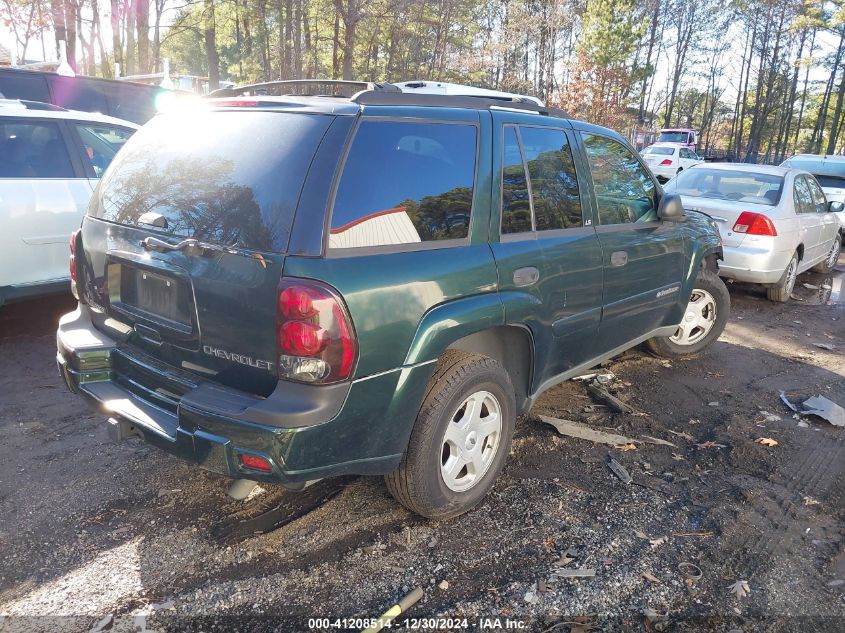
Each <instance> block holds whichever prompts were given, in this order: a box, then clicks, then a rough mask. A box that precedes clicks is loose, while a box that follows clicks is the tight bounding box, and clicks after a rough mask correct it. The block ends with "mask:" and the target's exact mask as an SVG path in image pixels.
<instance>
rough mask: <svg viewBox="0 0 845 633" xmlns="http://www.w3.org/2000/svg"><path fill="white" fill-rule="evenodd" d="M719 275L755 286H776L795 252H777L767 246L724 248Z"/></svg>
mask: <svg viewBox="0 0 845 633" xmlns="http://www.w3.org/2000/svg"><path fill="white" fill-rule="evenodd" d="M723 250H724V258H723V259H722V261H720V262H719V275H721V276H722V277H727V278H729V279H736V280H737V281H747V282H750V283H755V284H776V283H778V281H780V278H781V277H782V276H783V271H784V270H786V267H787V265H788V264H789V260H790V259H791V258H792V254H793V253H794V252H795V251H794V250H793V251H775V250H772V249H771V248H770V247H768V246H767V245H766V244H751V245H745V244H741V245H740V246H724V247H723Z"/></svg>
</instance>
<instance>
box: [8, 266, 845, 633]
mask: <svg viewBox="0 0 845 633" xmlns="http://www.w3.org/2000/svg"><path fill="white" fill-rule="evenodd" d="M843 264H845V260H842V261H841V262H840V264H839V268H838V271H837V272H836V273H835V274H834V275H832V276H828V277H822V276H820V275H815V274H805V275H802V276H801V277H800V278H799V283H798V287H797V289H796V295H797V296H798V297H799V298H800V299H803V300H801V301H798V300H793V301H791V302H790V303H788V304H785V305H776V304H773V303H770V302H768V301H766V299H765V296H764V294H763V293H762V292H761V291H760V290H759V289H756V288H753V287H741V286H740V285H739V284H731V285H730V288H731V298H732V301H733V316H732V318H731V320H730V323H729V324H728V327H727V330H726V331H725V333H724V335H723V336H722V338H721V339H720V340H719V341H718V342H717V343H716V344H715V345H714V346H713V347H712V348H711V349H710V350H709V352H707V353H706V354H704V355H702V356H701V357H700V358H697V359H694V360H689V361H683V362H672V363H668V362H666V361H660V360H658V359H656V358H652V357H650V356H648V355H645V354H644V353H642V352H641V351H637V350H635V351H632V352H628V353H626V354H624V355H623V356H622V357H620V358H617V359H615V360H613V361H612V362H610V363H608V364H607V365H606V367H605V368H604V369H606V370H610V371H612V372H613V373H614V374H615V375H616V376H617V379H616V380H615V381H614V382H613V383H612V385H611V391H612V392H613V393H615V394H616V395H617V396H618V397H619V398H621V399H622V400H624V401H625V402H627V403H629V404H631V405H632V406H633V407H635V409H636V410H637V412H636V413H634V414H625V415H621V414H614V413H612V412H611V411H610V410H609V409H607V408H604V407H601V406H597V405H596V403H594V402H593V401H592V400H591V399H590V397H589V396H588V395H587V394H586V391H585V389H584V385H583V384H582V383H579V382H574V381H573V382H569V383H566V384H564V385H561V386H559V387H557V388H555V389H553V390H552V391H550V392H549V393H547V394H546V395H544V396H543V398H542V399H541V400H540V402H539V403H538V404H537V405H536V407H535V408H534V410H533V411H532V412H531V415H529V416H526V417H525V418H524V419H522V420H521V422H520V425H519V427H518V429H517V434H516V437H515V440H514V445H513V451H512V454H511V457H510V460H509V462H508V465H507V467H506V469H505V471H504V473H503V476H502V477H501V478H500V480H499V481H498V483H497V484H496V486H495V488H494V490H493V492H492V493H491V494H490V495H489V496H488V497H487V498H486V499H485V501H484V502H483V503H482V504H481V505H480V506H479V507H478V508H477V509H475V510H474V511H473V512H470V513H468V514H466V515H464V516H461V517H459V518H456V519H453V520H450V521H444V522H439V523H433V522H427V521H425V520H422V519H420V518H418V517H415V516H413V515H411V514H410V513H409V512H407V511H405V510H403V509H401V508H400V507H399V506H398V505H397V504H396V503H395V502H394V501H393V500H392V499H391V498H390V497H389V496H388V494H387V492H386V491H385V489H384V487H383V486H382V483H381V480H380V479H379V478H364V477H360V478H346V479H342V480H338V481H328V482H322V483H320V484H318V485H317V486H315V487H314V488H312V489H309V491H308V492H307V493H303V494H300V495H296V494H295V493H289V492H284V491H281V490H265V491H261V490H258V491H257V494H256V495H255V496H254V497H253V498H251V499H250V500H248V501H246V502H240V503H236V502H233V501H232V500H231V499H229V498H228V497H227V496H226V489H227V482H226V481H224V480H223V479H221V478H218V477H216V476H213V475H210V474H207V473H204V472H203V471H201V470H199V469H197V468H195V467H192V466H190V465H188V464H186V463H183V462H181V461H179V460H177V459H176V458H174V457H171V456H169V455H167V454H165V453H162V452H160V451H158V450H156V449H154V448H151V447H147V446H146V445H144V444H142V443H140V442H139V441H137V440H132V441H129V442H126V443H123V444H112V443H110V442H109V440H108V439H107V437H106V432H105V425H104V418H103V417H102V416H100V415H97V414H92V413H91V412H89V411H88V409H87V408H86V407H85V406H84V405H83V404H82V402H81V401H80V400H79V399H78V398H76V397H74V396H72V395H71V394H70V393H68V392H67V391H66V390H65V388H64V387H63V385H62V383H61V380H60V378H59V376H58V373H57V371H56V368H55V364H54V356H55V343H54V337H53V330H54V327H55V321H56V319H57V318H58V315H60V314H61V313H62V312H65V311H67V310H69V309H70V308H71V303H70V301H68V300H66V299H60V300H49V301H34V302H29V303H26V304H20V305H16V306H10V307H6V308H3V309H2V310H0V616H2V617H0V631H26V632H31V631H45V632H46V631H65V630H67V631H89V630H91V629H92V627H93V628H94V629H97V630H112V631H143V630H180V631H181V630H193V631H235V630H237V631H308V630H317V629H321V630H337V628H335V626H336V625H337V627H339V628H344V625H351V626H349V627H348V628H352V629H355V628H357V629H361V628H363V626H361V624H362V623H360V622H355V621H354V620H347V621H343V620H340V621H337V620H335V618H367V617H370V618H371V617H376V616H378V615H379V614H380V613H382V612H383V611H384V610H386V609H387V608H388V607H390V606H391V605H392V604H394V602H395V601H396V600H397V599H398V598H400V597H401V596H403V595H404V594H406V593H407V592H409V591H410V590H412V589H413V588H415V587H421V588H423V590H424V597H423V599H422V600H421V601H420V602H419V603H417V604H416V605H415V606H413V607H412V608H411V609H410V610H409V611H408V613H407V617H408V618H411V620H410V621H409V622H407V623H406V622H404V620H403V618H404V617H405V616H402V618H400V620H399V624H398V625H395V626H396V628H401V627H404V626H405V625H406V624H407V625H408V626H409V628H415V629H417V630H456V631H459V630H466V629H469V630H478V629H481V628H484V626H485V625H488V628H490V627H495V626H496V625H497V624H498V626H500V627H501V628H506V627H510V628H511V629H514V630H516V629H518V630H523V631H566V632H568V631H579V632H580V631H591V630H600V631H619V630H632V631H655V630H657V631H659V630H666V631H720V632H728V631H743V632H746V633H747V632H749V631H784V632H786V631H790V632H792V631H842V630H845V487H843V473H845V429H843V428H834V427H832V426H831V425H830V424H827V423H826V422H824V421H822V420H820V419H818V418H813V417H808V418H804V419H796V417H794V416H793V414H792V412H791V411H789V410H788V409H787V408H786V406H784V405H783V403H782V402H781V401H780V399H779V395H778V394H779V390H785V391H786V392H787V394H788V395H789V396H790V397H791V398H792V399H793V400H796V401H803V399H805V398H807V397H810V396H813V395H817V394H821V395H824V396H826V397H828V398H830V399H831V400H834V401H836V402H838V403H839V404H841V405H845V355H843V354H842V350H845V304H843V303H842V302H843V301H845V292H842V290H843V288H842V286H843V277H845V265H843ZM802 284H810V285H813V286H819V287H820V288H819V289H818V290H817V289H815V288H806V287H804V286H803V285H802ZM825 286H827V287H825ZM816 344H825V345H828V346H832V349H829V350H828V349H823V348H820V347H817V346H816ZM540 414H543V415H551V416H557V417H561V418H567V419H571V420H576V421H581V422H587V423H589V424H591V425H593V426H594V427H596V428H599V429H602V430H606V431H612V432H616V433H621V434H623V435H627V436H631V437H643V436H651V437H654V438H659V439H662V440H666V441H669V442H672V443H673V444H674V446H667V445H660V444H638V445H637V449H636V450H628V451H623V450H620V449H616V448H613V447H609V446H602V445H595V444H593V443H591V442H588V441H584V440H578V439H573V438H570V437H562V436H559V435H558V434H557V432H556V431H555V430H554V429H553V428H552V427H551V426H548V425H546V424H544V423H543V422H541V421H540V420H539V418H538V417H537V415H540ZM758 438H772V439H774V440H776V441H777V445H776V446H771V447H769V446H765V445H762V444H760V443H757V442H755V440H757V439H758ZM608 455H611V456H612V457H613V458H614V459H616V460H617V461H618V462H619V463H621V464H623V465H624V467H625V468H626V469H627V470H628V471H629V472H630V474H631V475H632V476H633V483H632V484H630V485H626V484H624V483H622V482H621V481H620V480H619V479H618V478H617V477H616V476H615V475H614V474H613V473H612V472H611V471H610V469H609V468H608V467H607V463H606V460H607V456H608ZM268 510H269V512H268ZM285 521H287V523H286V524H285V525H283V526H282V527H279V528H278V529H272V530H269V528H270V527H272V526H274V525H278V524H280V523H284V522H285ZM256 530H259V531H262V530H264V531H266V533H260V534H255V533H254V532H255V531H256ZM268 530H269V531H268ZM569 548H572V549H571V550H570V549H569ZM567 550H569V552H570V557H571V558H574V559H575V560H573V561H571V562H570V563H569V565H568V566H566V567H562V566H560V565H559V564H556V563H559V562H560V559H561V558H562V556H563V555H564V553H565V552H566V551H567ZM683 563H690V564H691V565H682V564H683ZM679 566H680V568H679ZM568 569H579V570H581V571H582V572H583V571H584V570H587V569H589V570H594V572H595V575H594V576H592V577H586V578H577V579H561V578H557V579H555V576H556V574H555V573H554V572H556V571H557V572H560V571H561V570H568ZM684 571H687V572H690V573H689V575H691V576H697V575H699V574H700V578H698V579H694V578H690V577H688V576H685V575H684V573H683V572H684ZM644 574H646V575H644ZM443 581H446V582H445V583H444V582H443ZM737 581H746V582H747V587H748V589H749V590H750V593H748V594H747V595H746V596H745V597H740V596H737V595H735V594H734V593H731V592H730V591H729V587H730V586H732V585H733V584H734V583H736V582H737ZM310 618H328V619H329V620H328V621H324V622H313V621H309V619H310ZM417 618H444V619H445V618H452V619H453V620H452V621H451V622H449V621H445V620H444V621H441V622H431V621H427V620H424V619H423V620H422V621H418V620H416V619H417ZM464 618H465V620H464ZM447 625H452V626H451V628H449V626H447Z"/></svg>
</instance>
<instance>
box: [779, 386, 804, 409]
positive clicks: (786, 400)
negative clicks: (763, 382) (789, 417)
mask: <svg viewBox="0 0 845 633" xmlns="http://www.w3.org/2000/svg"><path fill="white" fill-rule="evenodd" d="M780 399H781V401H782V402H783V403H784V404H785V405H786V406H787V407H789V408H790V409H791V410H792V411H795V413H800V410H799V409H798V406H797V405H795V404H793V403H792V402H791V401H790V400H789V398H787V397H786V392H784V391H781V392H780Z"/></svg>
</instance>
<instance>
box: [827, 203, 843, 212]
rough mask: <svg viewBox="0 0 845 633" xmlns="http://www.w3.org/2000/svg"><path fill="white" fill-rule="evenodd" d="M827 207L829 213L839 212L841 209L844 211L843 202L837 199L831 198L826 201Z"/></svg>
mask: <svg viewBox="0 0 845 633" xmlns="http://www.w3.org/2000/svg"><path fill="white" fill-rule="evenodd" d="M827 208H828V210H829V211H830V212H831V213H839V212H841V211H845V204H843V203H842V202H839V201H838V200H831V201H830V202H828V203H827Z"/></svg>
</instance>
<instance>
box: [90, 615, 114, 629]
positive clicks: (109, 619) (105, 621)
mask: <svg viewBox="0 0 845 633" xmlns="http://www.w3.org/2000/svg"><path fill="white" fill-rule="evenodd" d="M113 624H114V615H113V614H111V613H109V614H108V615H107V616H105V617H104V618H102V619H101V620H98V621H97V623H96V624H95V625H94V626H93V627H92V628H91V633H100V631H107V630H108V629H110V628H111V627H112V625H113Z"/></svg>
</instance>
